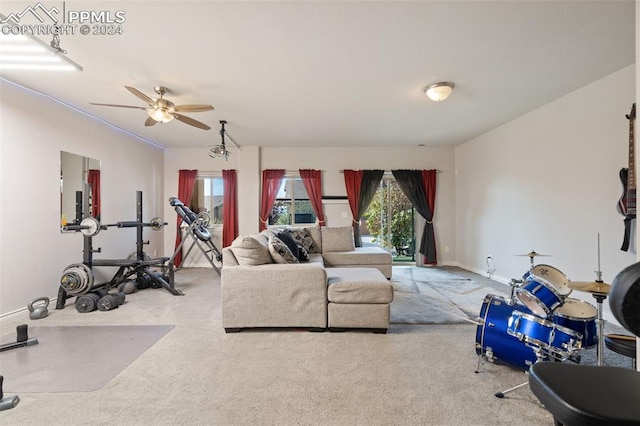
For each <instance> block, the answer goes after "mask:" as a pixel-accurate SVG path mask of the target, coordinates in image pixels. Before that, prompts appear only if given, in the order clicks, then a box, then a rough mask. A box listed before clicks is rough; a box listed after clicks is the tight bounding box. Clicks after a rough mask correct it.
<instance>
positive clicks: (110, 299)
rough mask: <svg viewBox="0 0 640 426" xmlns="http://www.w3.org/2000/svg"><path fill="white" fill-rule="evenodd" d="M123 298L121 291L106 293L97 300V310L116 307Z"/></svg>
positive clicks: (121, 302) (122, 301)
mask: <svg viewBox="0 0 640 426" xmlns="http://www.w3.org/2000/svg"><path fill="white" fill-rule="evenodd" d="M124 300H125V295H124V293H123V292H121V291H119V292H117V293H109V294H106V295H104V296H102V297H101V298H100V300H98V310H99V311H110V310H112V309H116V308H117V307H118V306H120V305H122V304H123V303H124Z"/></svg>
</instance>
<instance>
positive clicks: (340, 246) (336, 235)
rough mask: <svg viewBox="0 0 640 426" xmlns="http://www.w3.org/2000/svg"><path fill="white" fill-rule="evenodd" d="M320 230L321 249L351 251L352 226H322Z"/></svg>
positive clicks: (326, 250) (353, 247) (353, 248)
mask: <svg viewBox="0 0 640 426" xmlns="http://www.w3.org/2000/svg"><path fill="white" fill-rule="evenodd" d="M321 230H322V251H323V252H325V253H328V252H335V251H353V250H355V243H354V241H353V228H352V227H350V226H333V227H331V226H324V227H322V228H321Z"/></svg>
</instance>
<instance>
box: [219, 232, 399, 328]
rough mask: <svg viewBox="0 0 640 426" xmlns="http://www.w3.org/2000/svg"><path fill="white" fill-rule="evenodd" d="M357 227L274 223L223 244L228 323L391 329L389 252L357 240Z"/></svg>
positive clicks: (225, 319)
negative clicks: (274, 226)
mask: <svg viewBox="0 0 640 426" xmlns="http://www.w3.org/2000/svg"><path fill="white" fill-rule="evenodd" d="M353 241H354V240H353V230H352V228H351V227H308V228H297V227H296V228H277V229H271V228H270V229H268V230H266V231H262V232H261V233H258V234H252V235H244V236H240V237H238V238H236V240H235V241H234V242H233V243H232V244H231V245H230V246H229V247H225V248H224V249H223V250H222V256H223V267H222V271H221V286H222V323H223V327H224V328H225V331H226V332H228V333H230V332H237V331H240V330H242V329H245V328H256V327H270V328H271V327H286V328H307V329H310V330H312V331H322V330H327V329H328V330H331V331H342V330H346V329H371V330H372V331H374V332H378V333H386V331H387V329H388V327H389V304H390V303H391V301H392V300H393V287H392V285H391V284H390V283H389V279H390V278H391V271H392V269H391V264H392V259H391V254H390V253H388V252H387V251H385V250H383V249H381V248H379V247H354V243H353Z"/></svg>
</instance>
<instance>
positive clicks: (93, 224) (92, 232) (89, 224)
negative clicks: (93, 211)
mask: <svg viewBox="0 0 640 426" xmlns="http://www.w3.org/2000/svg"><path fill="white" fill-rule="evenodd" d="M80 226H82V227H84V229H81V230H80V232H82V235H84V236H86V237H95V236H96V235H98V233H99V232H100V223H98V221H97V220H96V219H95V218H93V217H85V218H84V219H82V222H80Z"/></svg>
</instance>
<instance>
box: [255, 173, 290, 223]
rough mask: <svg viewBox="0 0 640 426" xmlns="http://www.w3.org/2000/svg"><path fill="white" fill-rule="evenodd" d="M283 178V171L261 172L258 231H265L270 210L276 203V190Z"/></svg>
mask: <svg viewBox="0 0 640 426" xmlns="http://www.w3.org/2000/svg"><path fill="white" fill-rule="evenodd" d="M283 178H284V170H279V169H278V170H263V171H262V195H261V199H260V226H259V229H260V231H263V230H265V229H267V223H269V222H268V221H269V216H270V215H271V208H272V207H273V203H274V202H275V201H276V196H277V195H278V189H280V184H281V183H282V179H283Z"/></svg>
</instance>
